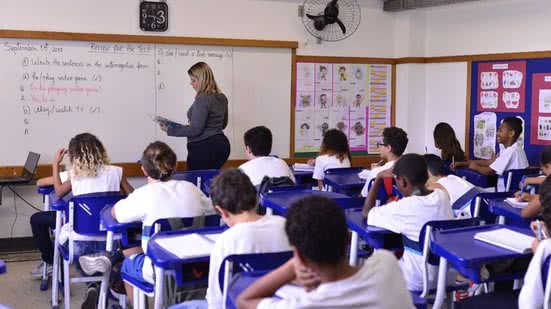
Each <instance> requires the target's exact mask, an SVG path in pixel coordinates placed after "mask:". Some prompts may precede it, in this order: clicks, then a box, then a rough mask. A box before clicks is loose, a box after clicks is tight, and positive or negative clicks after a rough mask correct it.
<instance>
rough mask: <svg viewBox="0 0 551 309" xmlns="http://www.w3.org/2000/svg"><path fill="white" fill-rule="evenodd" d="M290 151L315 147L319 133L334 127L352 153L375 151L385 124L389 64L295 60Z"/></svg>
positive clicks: (314, 149) (387, 119)
mask: <svg viewBox="0 0 551 309" xmlns="http://www.w3.org/2000/svg"><path fill="white" fill-rule="evenodd" d="M296 74H297V76H296V83H297V85H296V96H295V97H296V102H295V153H297V154H300V153H313V152H318V151H319V149H320V145H321V142H322V139H323V135H324V134H325V132H327V130H329V129H338V130H340V131H342V132H343V133H344V134H345V135H346V136H347V138H348V142H349V146H350V150H351V151H352V152H356V153H358V152H363V153H366V154H367V153H368V152H369V153H371V152H376V151H377V149H376V146H374V145H376V143H377V142H379V141H380V139H381V132H382V129H383V128H384V127H387V126H390V123H391V113H390V111H391V108H390V104H391V102H390V101H391V98H390V93H391V66H390V65H369V64H340V63H339V64H332V63H297V68H296Z"/></svg>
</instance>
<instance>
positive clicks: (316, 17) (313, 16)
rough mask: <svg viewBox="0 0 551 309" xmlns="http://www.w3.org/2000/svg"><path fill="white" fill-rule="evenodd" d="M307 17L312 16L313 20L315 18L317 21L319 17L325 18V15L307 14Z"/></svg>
mask: <svg viewBox="0 0 551 309" xmlns="http://www.w3.org/2000/svg"><path fill="white" fill-rule="evenodd" d="M306 17H308V18H310V19H311V20H314V21H315V20H318V19H320V18H323V15H318V16H316V15H310V14H306Z"/></svg>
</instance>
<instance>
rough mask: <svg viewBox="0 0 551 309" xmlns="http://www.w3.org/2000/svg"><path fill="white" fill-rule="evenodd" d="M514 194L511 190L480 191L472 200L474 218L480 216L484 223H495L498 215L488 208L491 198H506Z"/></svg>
mask: <svg viewBox="0 0 551 309" xmlns="http://www.w3.org/2000/svg"><path fill="white" fill-rule="evenodd" d="M511 196H513V194H512V193H509V192H484V193H479V194H477V195H476V196H475V198H474V199H473V200H472V201H471V214H472V216H473V218H480V220H482V221H483V222H484V223H488V224H490V223H495V222H496V219H497V216H496V215H494V214H493V213H491V212H490V210H489V209H488V201H489V200H491V199H506V198H508V197H511Z"/></svg>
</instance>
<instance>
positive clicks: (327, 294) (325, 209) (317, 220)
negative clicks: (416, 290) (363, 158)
mask: <svg viewBox="0 0 551 309" xmlns="http://www.w3.org/2000/svg"><path fill="white" fill-rule="evenodd" d="M285 231H286V232H287V236H288V237H289V241H290V242H291V245H292V246H293V253H294V257H293V258H292V259H291V260H289V262H287V263H286V264H284V265H283V266H281V267H279V268H278V269H276V270H274V271H272V272H271V273H269V274H268V275H266V276H264V277H263V278H261V279H259V280H258V281H257V282H255V283H254V284H253V285H251V286H250V287H249V288H248V289H247V290H245V291H244V292H243V293H242V294H241V295H240V296H239V298H238V300H237V304H238V306H239V308H259V309H260V308H322V307H323V308H368V307H369V308H382V309H387V308H413V304H412V302H411V298H410V295H409V293H408V291H407V290H406V285H405V282H404V279H403V277H402V273H401V272H400V269H399V267H398V264H397V263H396V259H395V257H394V256H393V255H392V254H391V253H389V252H388V251H386V250H377V251H375V252H374V253H373V255H372V256H371V257H369V259H367V260H366V261H365V263H364V265H363V266H361V267H353V266H350V265H348V261H347V259H346V248H347V245H348V228H347V225H346V218H345V216H344V211H343V210H342V209H341V208H340V207H339V206H338V205H337V204H336V203H335V201H334V200H331V199H328V198H325V197H319V196H309V197H305V198H303V199H301V200H299V201H297V202H295V203H294V204H293V205H292V206H291V208H290V209H289V212H288V214H287V223H286V225H285ZM299 269H301V270H300V271H303V272H304V269H306V270H307V271H309V272H310V273H311V274H312V276H311V278H315V279H317V280H318V281H317V282H316V283H313V282H314V281H315V280H310V283H311V284H310V285H308V286H307V288H308V289H311V290H310V291H309V292H308V293H303V294H301V295H295V296H291V297H288V298H284V299H276V298H271V297H272V296H273V295H274V293H275V291H277V290H278V289H279V288H280V287H281V286H283V285H285V284H288V283H291V281H293V280H295V279H296V278H300V275H299V273H298V272H297V271H298V270H299ZM303 279H304V277H303ZM303 282H304V281H303ZM389 291H392V296H390V297H389V294H388V292H389Z"/></svg>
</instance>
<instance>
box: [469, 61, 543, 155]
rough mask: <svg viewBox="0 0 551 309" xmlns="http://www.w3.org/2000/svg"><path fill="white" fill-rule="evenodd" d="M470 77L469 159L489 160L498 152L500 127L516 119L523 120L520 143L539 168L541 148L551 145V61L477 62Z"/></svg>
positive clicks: (472, 66) (472, 65) (474, 63)
mask: <svg viewBox="0 0 551 309" xmlns="http://www.w3.org/2000/svg"><path fill="white" fill-rule="evenodd" d="M470 78H471V92H470V104H468V108H469V110H468V115H469V118H468V121H469V144H470V149H469V154H470V157H471V158H474V159H489V158H491V156H493V155H494V154H495V153H499V151H500V149H499V147H500V145H498V144H497V142H496V134H497V130H498V128H499V125H500V123H501V121H502V120H503V119H504V118H506V117H511V116H514V117H519V118H521V119H522V121H523V134H522V135H521V136H520V138H519V140H518V143H519V145H520V146H522V147H523V148H524V150H525V151H526V155H527V157H528V161H529V162H530V165H531V166H538V165H539V157H540V152H541V150H542V148H543V147H544V146H546V145H551V59H549V58H536V59H515V60H506V61H494V60H492V61H475V62H472V63H471V75H470Z"/></svg>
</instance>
